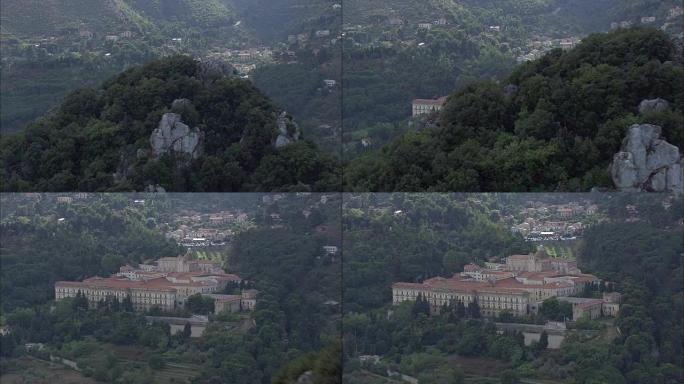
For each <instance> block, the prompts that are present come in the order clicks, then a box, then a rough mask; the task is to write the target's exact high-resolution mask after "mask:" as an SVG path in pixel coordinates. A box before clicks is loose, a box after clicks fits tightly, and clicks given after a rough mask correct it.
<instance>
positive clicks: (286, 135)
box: [275, 111, 301, 148]
mask: <svg viewBox="0 0 684 384" xmlns="http://www.w3.org/2000/svg"><path fill="white" fill-rule="evenodd" d="M276 125H277V126H278V137H277V138H276V141H275V147H276V148H280V147H284V146H286V145H288V144H292V143H294V142H296V141H298V140H299V137H300V135H301V133H300V131H299V126H298V125H297V123H295V122H294V121H293V120H292V118H291V117H290V116H288V115H287V112H285V111H283V112H282V113H281V114H280V116H278V119H277V120H276Z"/></svg>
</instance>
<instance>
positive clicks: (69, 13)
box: [2, 0, 151, 38]
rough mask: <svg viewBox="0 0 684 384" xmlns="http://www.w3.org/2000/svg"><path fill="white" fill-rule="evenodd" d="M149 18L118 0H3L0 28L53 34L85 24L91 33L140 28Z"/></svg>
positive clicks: (17, 32) (22, 33)
mask: <svg viewBox="0 0 684 384" xmlns="http://www.w3.org/2000/svg"><path fill="white" fill-rule="evenodd" d="M149 27H151V24H150V23H149V21H148V20H147V19H146V18H144V17H143V16H141V15H140V14H139V13H137V12H136V11H135V10H134V9H132V8H130V7H129V6H128V5H127V4H126V3H125V2H124V1H122V0H68V1H67V0H5V1H3V2H2V32H3V33H8V34H14V35H16V36H19V37H23V38H28V37H37V36H41V35H46V36H49V35H57V34H60V33H62V32H64V31H66V30H78V29H79V28H85V29H89V30H91V31H92V32H93V33H95V32H98V33H106V32H110V33H112V32H120V31H122V30H126V29H131V30H137V31H140V30H142V29H144V28H149Z"/></svg>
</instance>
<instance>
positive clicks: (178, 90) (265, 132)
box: [1, 56, 337, 191]
mask: <svg viewBox="0 0 684 384" xmlns="http://www.w3.org/2000/svg"><path fill="white" fill-rule="evenodd" d="M229 70H230V69H229V68H225V67H223V66H218V67H216V66H215V65H212V64H210V63H200V62H197V61H193V60H192V59H190V58H188V57H183V56H179V57H172V58H168V59H163V60H159V61H156V62H152V63H150V64H148V65H146V66H143V67H138V68H134V69H131V70H128V71H126V72H123V73H122V74H120V75H118V76H115V77H113V78H112V79H110V80H108V81H107V82H105V83H104V84H103V85H102V86H101V87H100V88H97V89H92V88H85V89H81V90H79V91H76V92H74V93H72V94H71V95H69V96H68V97H67V98H66V99H65V100H64V102H63V103H62V104H61V106H60V107H59V109H58V110H57V111H56V112H55V113H54V114H50V115H47V116H45V117H43V118H41V119H39V120H37V121H35V122H34V123H32V124H30V125H29V126H28V127H27V128H26V129H25V130H24V131H22V132H20V133H17V134H15V135H3V137H2V143H1V148H2V149H1V151H2V152H1V156H2V171H1V172H2V182H3V190H5V191H25V190H41V191H73V190H80V191H105V190H145V189H146V188H148V189H149V188H153V189H160V188H159V187H161V188H163V189H164V190H168V191H241V190H291V189H299V190H330V189H333V188H334V187H335V185H336V184H337V176H336V174H337V170H336V167H335V163H334V161H333V160H331V159H330V158H328V157H326V156H325V155H323V154H321V153H320V152H319V151H318V150H317V149H316V148H315V146H314V145H313V144H312V143H310V142H307V141H303V140H299V141H296V142H293V143H291V144H289V145H286V146H282V147H279V148H276V146H275V141H276V137H278V136H279V135H281V134H282V132H280V131H279V129H278V128H277V126H276V122H277V117H278V114H279V113H280V111H279V110H278V108H277V107H276V106H275V105H273V104H272V103H271V102H270V101H269V100H268V99H267V98H265V97H264V96H263V94H262V93H261V92H260V91H258V90H257V89H256V88H254V86H253V85H251V83H249V82H247V81H244V80H240V79H237V78H235V77H231V76H230V73H226V71H229ZM174 101H177V102H176V103H174ZM167 113H175V114H176V115H177V116H178V118H179V119H180V121H182V123H181V124H183V123H184V124H187V126H189V128H188V127H186V129H189V131H188V133H187V136H185V137H184V138H183V141H182V143H183V144H182V145H183V146H186V145H194V146H191V147H190V149H191V150H192V152H189V150H188V149H187V148H185V149H183V148H181V151H179V150H177V149H175V150H171V149H169V150H168V151H161V152H160V151H159V148H157V149H155V150H153V148H152V146H153V145H151V143H152V140H151V136H153V135H152V133H153V131H154V132H157V134H156V135H157V136H159V135H162V134H164V132H166V131H164V130H163V129H162V128H159V127H163V126H164V124H167V123H168V124H170V123H169V121H171V120H168V118H169V116H167V115H166V114H167ZM288 121H289V120H288ZM165 122H166V123H165ZM283 124H286V125H288V126H289V127H290V128H287V129H288V130H294V129H296V128H295V125H293V124H292V123H291V122H289V123H287V122H283ZM173 127H174V128H168V129H181V128H178V127H180V126H178V125H177V124H175V125H173ZM165 129H167V128H165ZM181 131H182V129H181ZM179 132H180V131H179ZM167 134H168V133H167ZM287 134H288V135H292V137H299V133H298V132H294V131H292V132H289V131H288V132H287ZM157 136H155V137H157ZM193 139H194V140H195V141H193ZM188 140H189V142H190V144H188ZM152 144H153V143H152ZM173 145H174V148H177V144H175V142H174V144H173ZM178 145H181V144H180V142H179V144H178ZM148 186H149V187H148Z"/></svg>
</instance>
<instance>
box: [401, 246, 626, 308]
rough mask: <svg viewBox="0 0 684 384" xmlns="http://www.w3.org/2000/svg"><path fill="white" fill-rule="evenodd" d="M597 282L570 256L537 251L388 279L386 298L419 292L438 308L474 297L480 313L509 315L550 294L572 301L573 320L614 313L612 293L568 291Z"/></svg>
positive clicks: (411, 296)
mask: <svg viewBox="0 0 684 384" xmlns="http://www.w3.org/2000/svg"><path fill="white" fill-rule="evenodd" d="M599 283H600V280H599V279H598V278H597V277H596V276H593V275H589V274H583V273H581V271H580V270H579V269H578V268H577V265H576V262H575V261H571V260H564V259H554V258H549V257H548V256H547V255H546V254H545V253H544V252H543V251H542V252H537V253H536V254H529V255H513V256H509V257H508V258H506V263H505V264H499V263H485V266H484V267H481V266H477V265H474V264H468V265H466V266H465V267H464V270H463V272H462V273H460V274H456V275H454V276H453V277H451V278H444V277H433V278H430V279H427V280H425V281H423V282H422V283H404V282H399V283H394V284H393V285H392V295H393V299H392V302H393V303H394V304H395V305H396V304H399V303H402V302H404V301H415V300H416V299H417V298H418V297H419V296H422V297H423V298H424V299H426V300H427V301H428V302H429V303H430V307H431V310H432V311H433V312H434V313H438V312H439V311H440V310H441V308H442V306H444V305H445V304H446V305H448V304H450V303H452V302H458V301H461V302H462V303H464V304H465V305H466V306H467V305H468V303H470V302H474V301H476V302H477V303H478V305H479V307H480V311H481V314H482V315H483V316H486V317H495V316H498V315H499V314H501V313H502V312H504V311H506V312H509V313H511V314H513V315H515V316H524V315H528V314H532V313H536V312H537V311H538V309H539V307H540V306H541V305H542V303H543V301H544V300H546V299H548V298H551V297H556V298H558V300H561V301H567V302H570V303H571V304H572V306H573V318H574V319H575V320H577V319H580V318H583V317H587V318H590V319H595V318H598V317H600V316H615V314H616V313H617V311H618V310H619V306H620V304H619V301H620V295H619V294H618V293H610V294H605V295H604V297H603V299H587V298H579V297H572V296H573V295H576V294H578V293H580V292H582V291H583V290H584V289H585V287H586V286H587V285H598V284H599Z"/></svg>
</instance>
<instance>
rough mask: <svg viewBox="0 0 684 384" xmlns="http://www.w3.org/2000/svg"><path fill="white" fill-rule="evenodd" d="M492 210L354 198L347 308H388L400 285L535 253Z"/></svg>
mask: <svg viewBox="0 0 684 384" xmlns="http://www.w3.org/2000/svg"><path fill="white" fill-rule="evenodd" d="M478 198H480V197H478ZM490 203H494V202H490ZM489 209H492V208H491V207H490V208H487V209H484V208H482V207H475V206H472V205H470V204H469V203H468V202H467V201H465V199H458V198H455V197H454V195H449V194H444V195H442V194H430V195H420V194H394V195H371V194H360V195H351V196H350V198H349V202H348V203H347V207H346V208H345V209H344V211H343V225H344V226H343V228H344V257H345V259H344V264H343V267H344V299H345V310H347V311H350V312H356V311H360V310H368V309H372V308H377V307H379V306H382V305H383V304H385V303H386V302H387V298H388V297H390V295H391V285H392V283H393V282H397V281H422V280H423V279H425V278H428V277H432V276H438V275H439V276H451V275H453V274H454V273H456V272H460V271H462V269H463V266H464V265H465V264H468V263H473V262H484V261H485V260H486V259H488V258H490V257H494V258H499V257H505V256H508V255H510V254H515V253H527V252H528V251H531V250H532V247H531V245H529V244H527V243H525V241H524V240H523V239H522V237H521V236H519V235H514V234H512V233H511V232H510V231H509V230H508V228H507V227H506V226H505V225H504V224H502V223H496V222H494V221H492V220H491V219H490V216H489V212H488V210H489Z"/></svg>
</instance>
